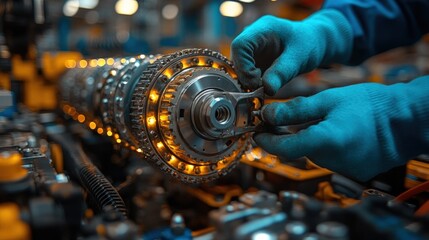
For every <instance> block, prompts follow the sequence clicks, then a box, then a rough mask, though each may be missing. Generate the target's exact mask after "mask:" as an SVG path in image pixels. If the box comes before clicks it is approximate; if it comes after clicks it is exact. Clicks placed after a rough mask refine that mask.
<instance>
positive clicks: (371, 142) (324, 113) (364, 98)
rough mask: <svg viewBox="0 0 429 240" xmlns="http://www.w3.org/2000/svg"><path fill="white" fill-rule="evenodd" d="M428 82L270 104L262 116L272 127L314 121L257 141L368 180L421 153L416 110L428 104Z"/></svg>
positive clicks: (361, 88) (360, 87) (355, 89)
mask: <svg viewBox="0 0 429 240" xmlns="http://www.w3.org/2000/svg"><path fill="white" fill-rule="evenodd" d="M428 80H429V79H428ZM428 80H426V81H423V80H420V81H419V82H417V81H416V82H415V83H413V84H408V85H409V86H407V84H396V85H392V86H384V85H380V84H375V83H366V84H358V85H354V86H348V87H343V88H335V89H329V90H326V91H324V92H321V93H319V94H316V95H314V96H311V97H298V98H295V99H293V100H291V101H289V102H283V103H272V104H269V105H266V106H264V107H263V109H262V117H263V119H264V121H265V123H267V124H269V125H272V126H287V125H294V124H303V123H308V122H312V121H313V122H314V121H316V123H313V124H312V125H311V126H310V127H308V128H306V129H304V130H301V131H299V132H297V133H295V134H288V135H275V134H272V133H259V134H255V135H254V140H255V141H256V143H257V144H258V145H259V146H261V147H262V148H263V149H265V150H266V151H267V152H269V153H271V154H275V155H278V156H282V157H284V158H286V159H288V160H293V159H296V158H299V157H302V156H307V157H309V158H310V160H312V161H314V163H316V164H318V165H320V166H322V167H326V168H328V169H331V170H333V171H336V172H338V173H341V174H344V175H347V176H349V177H353V178H355V179H358V180H368V179H369V178H371V177H373V176H375V175H376V174H378V173H380V172H383V171H386V170H388V169H390V168H392V167H394V166H398V165H401V164H403V163H404V161H406V160H408V158H410V157H413V156H414V155H413V154H417V153H419V152H416V148H418V147H419V146H421V144H420V143H419V138H418V137H419V134H420V135H423V133H424V132H425V131H423V130H422V129H419V127H422V126H420V125H419V124H420V123H421V122H419V121H418V114H417V112H418V111H421V110H419V109H415V108H417V107H418V108H420V109H424V108H427V107H424V108H422V104H425V103H421V101H422V99H421V96H424V95H425V94H426V93H424V91H426V90H427V89H426V90H424V89H425V88H427V87H428V86H429V85H428V84H427V83H429V82H428ZM417 83H418V84H421V85H422V86H418V85H416V84H417ZM419 92H420V93H419ZM413 95H414V96H413ZM426 95H427V94H426ZM414 97H416V98H415V99H414ZM419 98H420V99H419ZM426 98H427V97H426ZM426 105H427V103H426ZM423 106H424V105H423ZM414 110H416V111H415V113H413V111H414ZM417 110H418V111H417ZM317 120H319V121H317ZM424 121H426V122H425V124H426V125H428V124H427V122H428V121H427V119H425V120H424ZM426 127H428V126H426ZM419 144H420V145H419Z"/></svg>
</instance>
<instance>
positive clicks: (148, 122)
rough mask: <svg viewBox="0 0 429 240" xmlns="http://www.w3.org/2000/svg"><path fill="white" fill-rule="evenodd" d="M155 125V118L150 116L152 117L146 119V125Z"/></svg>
mask: <svg viewBox="0 0 429 240" xmlns="http://www.w3.org/2000/svg"><path fill="white" fill-rule="evenodd" d="M155 123H156V119H155V117H153V116H152V117H148V118H147V124H148V125H150V126H153V125H154V124H155Z"/></svg>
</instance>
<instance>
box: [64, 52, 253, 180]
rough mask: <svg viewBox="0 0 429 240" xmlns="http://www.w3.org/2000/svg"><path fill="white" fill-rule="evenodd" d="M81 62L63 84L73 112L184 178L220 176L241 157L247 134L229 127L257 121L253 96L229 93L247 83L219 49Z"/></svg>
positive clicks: (66, 103)
mask: <svg viewBox="0 0 429 240" xmlns="http://www.w3.org/2000/svg"><path fill="white" fill-rule="evenodd" d="M83 61H86V60H83ZM79 66H80V67H76V68H74V69H71V70H69V71H68V72H67V73H66V74H65V75H64V76H63V78H62V80H61V83H60V96H61V99H60V102H61V107H62V109H63V111H64V112H65V113H66V114H68V115H70V116H71V117H72V118H73V119H75V120H77V121H79V122H81V123H83V124H85V125H87V126H88V127H89V128H90V129H92V130H94V131H96V132H97V133H98V134H102V135H106V136H109V137H111V138H113V140H114V142H115V143H117V144H121V145H122V146H124V147H127V148H130V149H131V150H134V151H136V152H138V153H139V154H140V155H141V156H142V158H144V159H146V160H149V161H150V162H152V163H153V164H155V165H156V166H158V168H160V169H161V170H163V171H164V172H166V173H169V174H170V175H172V176H174V177H176V178H178V179H180V180H182V181H185V182H191V183H200V182H206V181H211V180H214V179H216V178H218V177H219V176H221V175H225V174H227V173H228V172H229V171H230V170H231V169H232V168H233V167H234V166H235V165H236V164H237V162H238V160H239V158H240V156H241V155H242V153H243V151H244V149H245V147H246V145H247V142H248V139H249V136H248V134H245V133H243V134H231V133H234V131H235V129H237V128H242V127H245V126H247V125H248V124H249V123H250V122H251V121H252V119H251V114H250V112H251V111H250V110H251V108H252V103H251V101H249V100H248V99H246V100H244V101H241V100H240V101H237V99H233V97H231V95H230V94H225V93H242V92H243V90H242V89H241V87H240V85H239V84H238V82H237V75H236V74H235V72H234V69H233V67H232V64H231V62H230V61H229V60H228V59H227V58H225V57H224V56H222V55H221V54H219V53H217V52H214V51H210V50H207V49H186V50H182V51H179V52H175V53H173V54H169V55H157V56H152V55H151V56H146V55H140V56H136V57H131V58H120V59H108V60H104V61H100V59H99V60H98V61H97V60H87V61H86V62H85V63H83V64H79ZM82 66H83V67H82Z"/></svg>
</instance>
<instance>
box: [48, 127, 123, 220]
mask: <svg viewBox="0 0 429 240" xmlns="http://www.w3.org/2000/svg"><path fill="white" fill-rule="evenodd" d="M48 134H49V137H50V138H52V140H54V141H56V142H57V143H59V144H61V146H62V147H63V151H64V153H65V155H66V157H65V159H64V160H65V167H66V169H67V170H68V171H69V172H70V174H71V175H72V176H73V177H75V178H77V179H79V181H80V183H81V184H82V186H83V187H84V188H86V190H87V191H88V193H89V194H90V195H91V196H92V198H93V199H94V200H95V202H96V204H97V207H98V208H99V209H100V210H102V211H105V209H106V208H113V209H114V210H116V211H117V212H119V213H120V214H122V216H123V217H125V218H126V217H127V209H126V206H125V203H124V201H123V200H122V198H121V196H120V195H119V193H118V192H117V191H116V189H115V188H114V187H113V185H112V184H111V183H110V182H109V180H107V179H106V177H105V176H104V175H103V174H102V173H101V172H100V170H98V168H97V167H96V166H94V164H92V162H91V161H90V159H89V157H88V156H87V155H86V154H85V152H84V151H83V149H82V147H81V146H80V145H78V144H75V143H74V142H73V141H72V140H71V139H70V136H68V135H67V134H66V133H61V132H56V131H55V132H54V131H52V132H49V131H48Z"/></svg>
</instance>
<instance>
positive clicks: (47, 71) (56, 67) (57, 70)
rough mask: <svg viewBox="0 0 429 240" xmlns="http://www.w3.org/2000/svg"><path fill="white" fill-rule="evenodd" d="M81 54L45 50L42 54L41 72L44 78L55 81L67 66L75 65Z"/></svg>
mask: <svg viewBox="0 0 429 240" xmlns="http://www.w3.org/2000/svg"><path fill="white" fill-rule="evenodd" d="M82 58H83V56H82V54H80V53H79V52H55V53H52V52H45V53H43V55H42V72H43V76H44V77H45V78H46V79H49V80H52V81H56V80H58V78H59V77H60V76H61V75H62V74H63V73H64V70H66V69H67V68H72V67H74V66H75V65H76V62H78V61H79V60H80V59H82Z"/></svg>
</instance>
